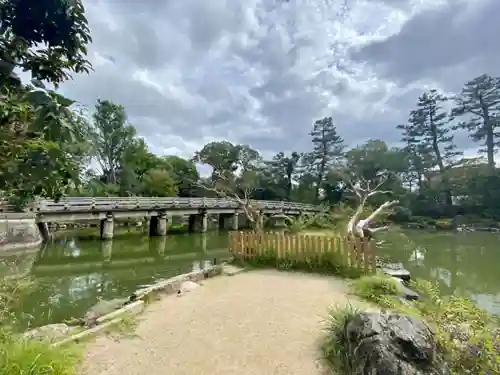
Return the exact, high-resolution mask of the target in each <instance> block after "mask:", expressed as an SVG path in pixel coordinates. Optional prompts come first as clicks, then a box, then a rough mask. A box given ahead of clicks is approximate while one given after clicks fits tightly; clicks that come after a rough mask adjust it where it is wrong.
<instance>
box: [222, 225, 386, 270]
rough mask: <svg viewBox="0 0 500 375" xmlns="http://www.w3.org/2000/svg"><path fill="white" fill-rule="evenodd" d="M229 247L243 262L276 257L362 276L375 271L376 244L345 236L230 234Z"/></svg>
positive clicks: (275, 258)
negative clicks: (353, 271)
mask: <svg viewBox="0 0 500 375" xmlns="http://www.w3.org/2000/svg"><path fill="white" fill-rule="evenodd" d="M229 248H230V250H231V253H232V254H233V256H234V257H235V258H237V259H241V260H243V261H251V260H258V259H263V258H267V259H270V258H273V259H274V260H277V261H279V260H286V261H289V262H292V263H294V262H295V263H299V262H303V261H307V262H316V263H320V262H331V263H338V266H339V267H348V268H351V269H356V270H358V271H360V272H361V273H366V274H368V273H374V272H375V270H376V257H375V245H374V244H373V241H369V240H363V239H359V238H357V239H350V238H347V237H343V236H321V235H304V234H289V233H279V232H278V233H276V232H270V233H255V232H230V233H229Z"/></svg>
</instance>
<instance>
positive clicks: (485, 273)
mask: <svg viewBox="0 0 500 375" xmlns="http://www.w3.org/2000/svg"><path fill="white" fill-rule="evenodd" d="M387 243H389V245H386V246H384V247H382V248H380V249H379V253H380V255H383V256H386V257H389V258H391V259H392V260H394V261H395V262H402V263H403V264H404V265H405V267H406V268H407V269H408V270H409V271H410V272H411V274H412V277H420V278H424V279H432V280H435V281H437V282H438V284H439V286H440V289H441V291H442V292H443V294H445V295H450V294H453V293H459V294H467V295H469V296H470V297H471V298H473V299H474V300H476V301H478V304H479V305H480V306H482V307H484V308H486V309H488V310H489V311H490V312H492V313H495V314H500V304H499V295H500V272H498V264H500V252H499V251H498V249H499V247H500V246H499V245H500V235H499V234H497V233H485V232H472V233H466V232H462V233H426V232H420V231H408V232H406V233H405V236H404V237H398V238H391V239H390V240H388V241H386V244H387ZM424 249H425V250H424Z"/></svg>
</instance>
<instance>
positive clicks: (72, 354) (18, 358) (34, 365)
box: [0, 334, 82, 375]
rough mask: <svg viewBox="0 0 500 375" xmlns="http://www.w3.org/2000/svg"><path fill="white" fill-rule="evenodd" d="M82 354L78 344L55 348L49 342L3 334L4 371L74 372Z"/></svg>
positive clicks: (12, 374)
mask: <svg viewBox="0 0 500 375" xmlns="http://www.w3.org/2000/svg"><path fill="white" fill-rule="evenodd" d="M81 358H82V356H81V351H80V350H78V349H77V347H76V346H74V345H71V346H67V347H62V348H54V347H52V346H51V345H50V344H49V343H48V342H44V341H35V340H26V339H20V338H19V337H18V336H15V335H14V336H13V335H10V334H7V335H5V334H4V335H3V337H2V342H1V343H0V369H1V370H0V373H1V374H2V375H28V374H29V375H42V374H43V375H47V374H50V375H73V374H76V370H77V367H78V364H79V363H80V360H81Z"/></svg>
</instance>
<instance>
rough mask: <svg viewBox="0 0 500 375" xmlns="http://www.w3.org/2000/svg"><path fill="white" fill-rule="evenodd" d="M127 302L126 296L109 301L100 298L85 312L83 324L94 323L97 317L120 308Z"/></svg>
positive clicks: (90, 324) (90, 325)
mask: <svg viewBox="0 0 500 375" xmlns="http://www.w3.org/2000/svg"><path fill="white" fill-rule="evenodd" d="M127 302H128V299H126V298H116V299H112V300H110V301H106V300H100V301H99V302H97V303H96V304H95V305H94V306H92V307H91V308H90V310H89V311H87V312H86V313H85V317H84V318H83V323H84V325H85V326H87V327H92V326H94V325H96V323H97V319H98V318H100V317H101V316H104V315H106V314H109V313H111V312H113V311H115V310H118V309H120V308H122V307H123V306H124V305H125V304H126V303H127Z"/></svg>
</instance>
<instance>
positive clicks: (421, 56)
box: [353, 0, 500, 90]
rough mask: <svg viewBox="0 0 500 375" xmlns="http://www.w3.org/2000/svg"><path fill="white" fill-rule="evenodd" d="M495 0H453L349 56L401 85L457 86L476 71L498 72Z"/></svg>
mask: <svg viewBox="0 0 500 375" xmlns="http://www.w3.org/2000/svg"><path fill="white" fill-rule="evenodd" d="M498 14H500V2H498V1H496V0H479V1H476V2H471V1H467V2H466V1H461V0H457V1H454V2H451V1H450V3H449V4H448V5H446V6H442V7H439V8H437V9H429V10H427V11H424V12H422V13H420V14H417V15H415V16H414V17H413V18H411V19H410V20H409V21H408V22H406V23H405V25H404V26H403V27H402V29H401V31H400V32H399V33H397V34H395V35H392V36H390V37H389V38H387V39H385V40H381V41H377V42H374V43H370V44H368V45H366V46H364V47H362V48H361V49H359V50H358V51H356V52H354V53H353V58H354V59H356V60H358V61H364V62H366V63H367V64H369V65H371V66H373V67H375V69H376V70H377V72H378V73H379V74H380V75H381V76H383V77H384V78H387V79H391V80H397V81H398V82H400V84H402V85H406V84H408V83H411V82H414V81H417V80H422V79H429V80H432V81H434V82H437V83H439V84H441V86H442V88H443V89H445V90H457V89H458V88H459V87H461V85H462V84H463V83H465V81H466V80H467V79H470V78H473V77H474V76H477V75H480V74H482V73H486V72H487V73H490V74H498V73H500V54H499V49H498V47H496V45H497V36H498V35H499V34H500V23H499V22H498V19H497V15H498Z"/></svg>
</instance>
